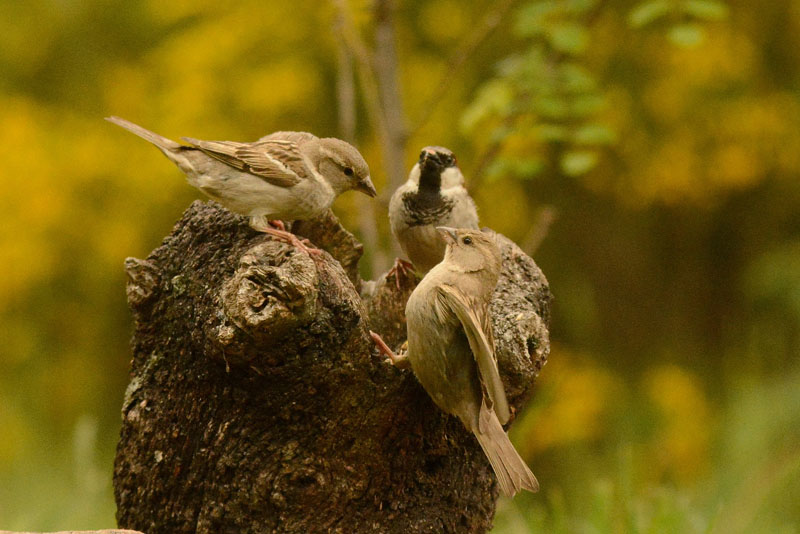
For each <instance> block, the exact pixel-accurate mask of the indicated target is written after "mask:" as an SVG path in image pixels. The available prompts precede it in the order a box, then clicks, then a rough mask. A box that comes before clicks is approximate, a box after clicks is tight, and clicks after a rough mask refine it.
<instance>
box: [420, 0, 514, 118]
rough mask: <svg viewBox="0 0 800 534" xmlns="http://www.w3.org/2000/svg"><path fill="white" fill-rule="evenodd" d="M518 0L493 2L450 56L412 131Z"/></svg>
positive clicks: (431, 109)
mask: <svg viewBox="0 0 800 534" xmlns="http://www.w3.org/2000/svg"><path fill="white" fill-rule="evenodd" d="M516 2H517V0H502V1H501V2H497V3H494V4H492V6H491V8H490V9H489V11H487V12H486V14H485V15H484V17H483V18H482V19H481V21H480V22H479V23H478V24H477V26H476V27H475V29H474V30H472V31H471V32H470V33H469V35H468V37H467V38H466V39H465V40H464V42H463V43H462V44H461V46H460V47H459V48H458V50H457V51H456V53H455V54H453V56H452V57H451V58H450V61H449V62H448V64H447V70H446V71H445V73H444V75H443V76H442V78H441V80H439V84H438V85H437V86H436V89H435V90H434V91H433V94H432V95H431V96H430V98H428V100H427V101H426V103H425V105H424V106H423V107H422V116H421V117H420V118H419V119H418V120H417V122H416V124H415V125H414V126H413V127H412V128H411V132H412V133H415V132H417V131H419V130H420V129H421V128H422V127H423V126H425V124H427V122H428V121H429V120H430V118H431V116H432V115H433V113H434V111H436V108H437V107H438V106H439V104H440V103H441V101H442V100H443V99H444V97H445V95H446V94H447V92H448V91H449V90H450V87H451V86H452V85H453V83H454V82H455V80H456V78H457V75H458V73H459V71H460V70H461V68H462V67H463V66H464V65H466V63H467V62H468V61H469V59H470V58H471V57H472V55H473V54H474V53H475V51H476V50H477V49H478V48H479V47H480V45H481V44H483V42H484V41H486V39H487V38H488V37H489V36H490V35H491V34H492V32H493V31H494V30H495V29H496V28H497V27H498V26H499V25H500V23H501V22H502V21H503V18H504V17H505V16H506V15H507V14H508V12H509V11H510V9H511V7H513V5H514V4H515V3H516Z"/></svg>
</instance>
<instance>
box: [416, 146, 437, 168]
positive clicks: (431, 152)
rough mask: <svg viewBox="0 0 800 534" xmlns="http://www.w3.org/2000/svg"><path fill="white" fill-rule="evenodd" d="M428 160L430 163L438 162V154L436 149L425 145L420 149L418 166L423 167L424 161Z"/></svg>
mask: <svg viewBox="0 0 800 534" xmlns="http://www.w3.org/2000/svg"><path fill="white" fill-rule="evenodd" d="M428 161H430V162H431V163H432V164H434V165H435V164H438V163H440V162H439V155H438V154H436V150H435V149H434V148H432V147H429V146H426V147H425V148H423V149H422V152H420V154H419V165H420V167H424V166H425V164H426V163H428Z"/></svg>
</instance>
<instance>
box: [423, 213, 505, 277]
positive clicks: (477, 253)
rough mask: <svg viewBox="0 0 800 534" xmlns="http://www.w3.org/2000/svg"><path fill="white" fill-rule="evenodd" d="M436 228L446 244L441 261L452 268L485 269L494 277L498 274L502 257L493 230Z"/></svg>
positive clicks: (463, 269) (467, 270) (465, 270)
mask: <svg viewBox="0 0 800 534" xmlns="http://www.w3.org/2000/svg"><path fill="white" fill-rule="evenodd" d="M436 230H437V231H438V232H439V233H440V234H441V235H442V238H443V239H444V241H445V243H446V244H447V249H446V250H445V253H444V260H443V261H444V262H448V263H449V264H450V265H451V267H452V268H454V269H455V270H458V271H463V272H475V271H485V272H487V273H488V274H490V275H491V276H493V277H495V278H496V277H497V276H498V275H499V273H500V265H501V264H502V262H503V259H502V256H501V254H500V247H498V246H497V242H496V241H495V236H494V233H493V232H484V231H482V230H473V229H471V228H449V227H447V226H439V227H437V228H436Z"/></svg>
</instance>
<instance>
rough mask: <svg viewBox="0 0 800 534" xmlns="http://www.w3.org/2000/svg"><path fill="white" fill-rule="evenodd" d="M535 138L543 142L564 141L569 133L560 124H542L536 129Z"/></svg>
mask: <svg viewBox="0 0 800 534" xmlns="http://www.w3.org/2000/svg"><path fill="white" fill-rule="evenodd" d="M536 137H538V138H539V139H540V140H541V141H545V142H552V141H566V140H567V138H568V137H569V131H568V130H567V128H566V127H565V126H562V125H560V124H547V123H544V124H540V125H538V126H537V127H536Z"/></svg>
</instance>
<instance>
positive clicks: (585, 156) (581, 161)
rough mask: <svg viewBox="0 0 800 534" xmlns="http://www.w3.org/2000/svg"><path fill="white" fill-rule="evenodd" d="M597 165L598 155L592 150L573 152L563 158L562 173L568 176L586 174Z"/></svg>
mask: <svg viewBox="0 0 800 534" xmlns="http://www.w3.org/2000/svg"><path fill="white" fill-rule="evenodd" d="M595 165H597V153H595V152H594V151H591V150H573V151H570V152H567V153H566V154H564V155H563V156H562V157H561V171H562V172H563V173H564V174H566V175H568V176H579V175H581V174H586V173H587V172H589V171H590V170H592V168H593V167H594V166H595Z"/></svg>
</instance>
